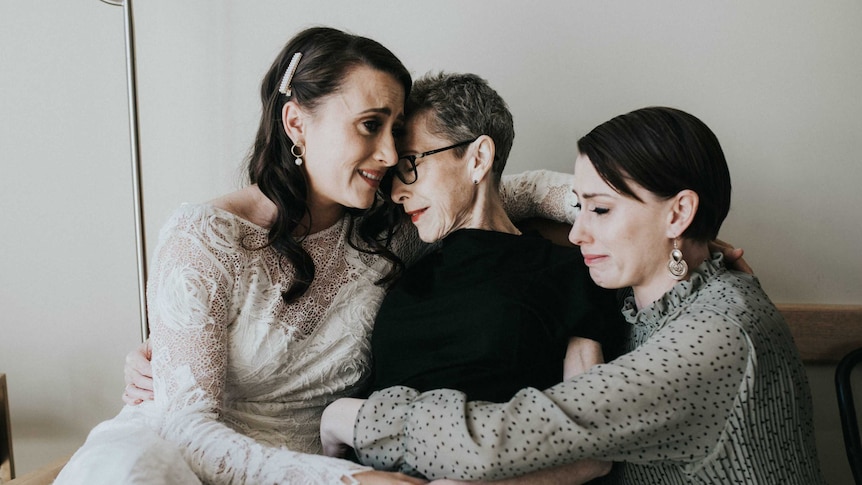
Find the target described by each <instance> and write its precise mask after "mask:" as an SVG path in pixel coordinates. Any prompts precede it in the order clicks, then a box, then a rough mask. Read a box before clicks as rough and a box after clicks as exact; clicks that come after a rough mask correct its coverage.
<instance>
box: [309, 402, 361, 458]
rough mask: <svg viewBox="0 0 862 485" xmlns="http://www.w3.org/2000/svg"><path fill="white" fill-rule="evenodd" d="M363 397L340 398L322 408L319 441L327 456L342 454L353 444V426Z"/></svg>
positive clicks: (339, 455)
mask: <svg viewBox="0 0 862 485" xmlns="http://www.w3.org/2000/svg"><path fill="white" fill-rule="evenodd" d="M364 402H365V400H364V399H353V398H342V399H338V400H337V401H335V402H333V403H332V404H330V405H329V406H327V407H326V409H324V410H323V416H322V417H321V419H320V441H321V443H322V444H323V453H324V454H325V455H327V456H337V457H341V456H344V454H345V452H346V451H347V449H348V448H350V447H351V445H352V444H353V426H354V423H356V416H357V415H358V414H359V408H360V407H362V404H363V403H364Z"/></svg>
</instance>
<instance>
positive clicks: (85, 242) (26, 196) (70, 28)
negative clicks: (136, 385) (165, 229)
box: [0, 0, 862, 484]
mask: <svg viewBox="0 0 862 485" xmlns="http://www.w3.org/2000/svg"><path fill="white" fill-rule="evenodd" d="M135 13H136V22H137V23H136V27H137V41H138V69H139V97H140V98H139V101H140V114H141V141H142V161H143V164H144V169H143V171H144V184H143V188H144V194H145V199H146V204H145V207H146V231H147V235H148V238H149V240H148V241H149V245H150V246H149V247H150V250H152V248H153V246H154V245H155V240H156V237H157V233H158V229H159V227H160V226H161V224H162V223H163V222H164V220H165V219H166V217H167V216H168V214H169V213H170V212H171V211H172V210H173V209H174V208H175V207H176V206H177V205H178V204H180V203H181V202H184V201H202V200H206V199H209V198H212V197H214V196H215V195H218V194H220V193H222V192H226V191H229V190H232V189H233V188H235V187H237V184H238V178H239V177H238V175H239V171H238V167H239V166H240V163H241V159H242V157H243V155H244V154H245V152H246V150H247V148H248V146H249V144H250V141H251V138H252V135H253V133H254V131H255V129H256V125H257V120H258V101H257V89H258V82H259V80H260V77H261V76H262V74H263V72H264V71H265V69H266V68H267V67H268V66H269V63H270V62H271V60H272V58H273V57H274V55H275V54H276V53H277V52H278V51H279V50H280V48H281V46H282V45H283V43H284V42H285V41H286V40H287V39H288V38H289V37H290V36H291V35H292V34H293V33H294V32H296V31H297V30H298V29H300V28H303V27H306V26H310V25H315V24H327V25H332V26H336V27H340V28H345V29H348V30H351V31H353V32H355V33H360V34H363V35H367V36H370V37H372V38H375V39H377V40H379V41H381V42H382V43H383V44H385V45H387V46H388V47H390V48H391V49H392V50H393V51H395V53H396V54H397V55H399V56H400V57H401V59H402V60H403V61H404V62H405V64H406V65H407V66H408V68H409V69H411V71H412V72H413V73H414V75H417V76H418V75H421V74H423V73H425V72H427V71H429V70H439V69H445V70H451V71H472V72H476V73H479V74H480V75H482V76H484V77H486V78H487V79H488V80H489V81H490V83H491V84H492V85H493V86H494V87H495V88H496V89H497V90H498V91H499V92H500V93H501V94H502V95H503V96H504V97H505V98H506V99H507V100H508V101H509V103H510V105H511V108H512V111H513V113H514V115H515V123H516V131H517V136H516V140H515V147H514V150H513V152H512V156H511V161H510V165H509V168H508V169H507V171H508V172H509V173H515V172H519V171H523V170H527V169H532V168H551V169H555V170H560V171H569V170H570V168H571V167H570V166H571V164H572V162H573V159H574V156H573V150H574V146H575V141H576V140H577V137H578V136H580V135H581V134H583V133H585V132H586V131H587V130H589V129H590V128H591V127H593V126H594V125H596V124H598V123H600V122H602V121H605V120H606V119H608V118H610V117H612V116H614V115H616V114H619V113H622V112H626V111H629V110H632V109H635V108H639V107H642V106H646V105H670V106H676V107H679V108H682V109H685V110H687V111H690V112H692V113H694V114H696V115H698V116H699V117H701V118H702V119H703V120H704V121H705V122H706V123H707V124H708V125H710V126H711V127H712V128H713V130H714V131H715V132H716V134H717V135H718V137H719V139H720V140H721V141H722V143H723V146H724V148H725V152H726V154H727V157H728V160H729V163H730V166H731V174H732V176H733V180H734V199H733V207H732V210H731V214H730V216H729V218H728V220H727V222H726V224H725V227H724V230H723V231H722V237H723V238H725V239H727V240H729V241H732V242H734V243H736V244H737V245H741V246H743V247H745V248H746V251H747V252H746V254H747V259H748V261H749V262H750V263H751V264H752V265H753V266H754V267H755V269H756V271H757V274H758V275H759V276H760V278H761V281H762V283H763V285H764V287H765V288H766V290H767V291H768V292H769V293H770V295H771V296H772V298H773V300H775V301H776V302H814V303H856V304H859V303H862V282H860V278H862V276H860V275H862V256H860V254H859V250H860V248H862V211H860V206H862V195H860V190H859V186H860V183H862V159H860V152H862V136H860V133H862V116H860V113H862V95H860V86H862V56H860V55H859V49H860V46H862V3H860V2H859V1H857V0H829V1H824V2H809V1H801V0H790V1H786V0H782V1H779V0H762V1H758V2H746V1H721V2H718V1H710V2H688V1H682V0H680V1H667V0H665V1H653V2H642V1H636V0H619V1H608V2H588V1H585V0H584V1H571V0H554V1H551V0H548V1H542V2H539V1H533V2H527V1H514V0H473V1H469V2H465V1H455V0H442V1H441V0H435V1H433V2H431V1H424V2H419V1H399V2H395V1H382V0H366V1H364V2H354V1H347V0H344V1H304V2H298V1H293V2H290V1H283V0H282V1H278V0H259V1H256V2H238V1H235V2H228V1H224V0H222V1H209V0H183V1H176V0H147V1H138V2H136V3H135ZM125 83H126V80H125V57H124V47H123V20H122V9H121V8H119V7H112V6H109V5H106V4H104V3H101V2H99V1H97V0H43V1H39V2H36V1H32V0H30V1H28V0H2V1H0V207H2V209H0V228H2V238H0V240H1V241H2V243H0V244H2V245H0V311H2V313H0V372H5V373H6V374H7V378H8V383H9V392H10V397H11V401H12V410H11V412H12V425H13V433H14V440H15V441H14V446H15V456H16V458H17V460H16V461H17V465H18V466H17V469H18V472H19V474H21V473H25V472H27V471H29V470H31V469H33V468H34V467H36V466H38V465H40V464H42V463H45V462H47V461H50V460H51V459H54V458H56V457H58V456H62V455H63V454H68V453H71V452H72V451H73V450H74V449H75V448H76V447H77V446H78V445H80V443H81V442H82V441H83V439H84V437H85V436H86V433H87V431H88V430H89V429H90V428H91V427H92V426H93V425H95V424H96V423H98V422H99V421H101V420H103V419H106V418H108V417H110V416H112V415H114V414H115V413H116V412H117V411H118V410H119V408H120V400H119V396H120V393H121V391H122V372H121V371H122V359H123V356H124V355H125V353H126V352H127V351H128V350H129V349H130V348H132V347H133V346H134V345H135V344H136V342H137V341H138V339H139V330H138V322H137V312H138V309H137V287H136V281H137V280H136V275H135V268H136V266H135V252H134V225H133V212H132V196H131V172H130V168H129V151H128V131H127V117H126V116H127V114H126V91H125V89H126V87H125V86H126V84H125ZM832 372H833V369H832V368H828V367H826V368H811V377H812V381H813V382H812V386H813V388H814V394H815V400H816V406H817V413H818V414H817V422H816V425H817V428H818V440H819V447H820V453H821V456H822V462H823V468H824V470H825V472H826V474H827V476H828V477H829V479H830V482H831V483H833V484H840V483H849V482H850V475H849V471H848V470H847V465H846V458H845V456H844V452H843V445H842V441H841V434H840V429H839V428H838V425H837V417H836V410H835V409H836V408H835V402H834V401H835V398H834V390H833V387H832Z"/></svg>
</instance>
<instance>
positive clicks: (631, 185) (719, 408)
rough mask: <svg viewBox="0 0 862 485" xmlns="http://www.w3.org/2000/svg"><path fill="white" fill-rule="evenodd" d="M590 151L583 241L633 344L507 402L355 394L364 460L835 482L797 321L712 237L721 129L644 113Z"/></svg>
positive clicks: (580, 165) (654, 477)
mask: <svg viewBox="0 0 862 485" xmlns="http://www.w3.org/2000/svg"><path fill="white" fill-rule="evenodd" d="M578 149H579V152H580V154H579V156H578V157H577V160H576V161H575V182H574V185H573V192H574V193H575V195H576V196H577V198H578V204H577V205H576V206H575V207H576V210H577V211H578V212H579V215H578V216H577V219H576V222H575V224H574V226H573V228H572V231H571V234H570V240H571V241H572V242H573V243H575V244H577V245H579V246H580V247H581V251H582V253H583V256H584V260H585V262H586V264H587V265H588V266H589V268H590V275H591V276H592V278H593V279H594V280H595V281H596V283H598V284H599V285H600V286H602V287H605V288H628V289H629V290H627V291H628V294H629V296H628V298H627V299H626V300H625V303H624V306H623V309H622V311H623V314H624V316H625V318H626V320H627V321H628V323H629V325H630V328H629V336H628V341H627V347H626V349H627V353H626V354H624V355H622V356H621V357H619V358H617V359H615V360H613V361H611V362H608V363H606V364H600V365H597V366H594V367H592V368H591V369H590V370H588V371H587V372H585V373H583V374H580V375H578V376H576V377H574V378H572V379H569V380H567V381H565V382H562V383H560V384H557V385H555V386H553V387H551V388H550V389H547V390H544V391H542V390H538V389H532V388H528V389H524V390H522V391H520V392H519V393H517V394H516V395H515V396H514V397H513V398H512V399H511V400H509V401H508V402H505V403H501V404H496V403H487V402H467V401H466V399H465V397H464V395H463V393H459V392H457V391H452V390H436V391H430V392H425V393H419V392H418V391H415V390H412V389H409V388H406V387H393V388H389V389H385V390H382V391H378V392H376V393H374V394H372V395H371V396H370V398H369V399H368V400H367V401H365V402H364V403H360V404H361V408H360V407H359V406H355V407H354V408H351V407H350V406H348V407H347V408H349V409H352V410H353V411H352V412H356V413H357V414H356V426H355V433H354V443H353V444H354V445H355V449H356V452H357V455H358V456H359V458H360V459H361V461H362V462H364V463H366V464H371V465H374V466H375V467H376V468H381V469H400V470H405V471H418V472H419V473H422V474H423V475H425V476H427V477H431V478H434V477H441V478H442V477H447V478H457V479H463V480H488V479H494V478H500V477H508V476H513V475H522V474H529V473H533V472H537V471H539V470H543V471H541V472H538V473H535V474H533V475H527V476H526V477H525V478H526V479H527V480H530V479H531V477H532V479H533V481H531V482H530V483H536V482H538V481H540V480H545V479H548V480H554V479H560V478H564V477H565V475H564V473H560V472H563V471H564V470H565V467H564V466H563V467H560V468H553V467H559V466H561V465H565V464H567V463H571V462H573V461H575V460H578V459H581V458H599V459H603V460H613V461H615V462H619V465H618V466H616V467H615V469H614V471H613V472H612V474H611V475H610V476H609V477H606V480H608V481H609V482H610V483H628V484H693V483H698V484H728V483H741V484H763V483H781V484H800V485H802V484H805V485H816V484H822V483H824V482H823V478H822V476H821V473H820V469H819V464H818V462H817V453H816V449H815V445H814V435H813V424H812V409H811V396H810V391H809V388H808V383H807V379H806V375H805V370H804V368H803V365H802V362H801V360H800V358H799V355H798V352H797V350H796V347H795V346H794V343H793V340H792V338H791V335H790V333H789V331H788V328H787V325H786V324H785V322H784V321H783V319H782V317H781V315H780V314H779V312H778V311H777V310H776V309H775V306H774V305H773V304H772V302H770V300H769V298H768V297H767V296H766V294H765V293H764V291H763V290H762V289H761V287H760V284H759V283H758V281H757V279H756V278H755V277H753V276H751V275H748V274H743V273H738V272H734V271H729V270H728V269H727V267H726V264H725V260H724V257H723V256H722V255H721V254H719V253H710V252H709V249H708V247H707V241H709V240H711V239H714V238H715V237H716V235H717V233H718V230H719V227H720V226H721V223H722V221H723V220H724V218H725V216H726V215H727V212H728V209H729V206H730V177H729V173H728V168H727V164H726V162H725V159H724V155H723V153H722V150H721V147H720V145H719V143H718V140H717V139H716V138H715V135H714V134H713V133H712V131H710V129H709V128H708V127H707V126H706V125H705V124H703V123H702V122H701V121H700V120H699V119H697V118H695V117H694V116H692V115H690V114H687V113H684V112H682V111H679V110H675V109H671V108H645V109H640V110H637V111H634V112H631V113H628V114H625V115H621V116H618V117H616V118H614V119H612V120H610V121H608V122H606V123H603V124H602V125H600V126H598V127H596V128H595V129H594V130H593V131H591V132H590V133H589V134H587V135H586V136H584V137H583V138H582V139H581V140H579V142H578ZM555 470H556V471H557V472H558V473H557V474H556V475H554V472H555Z"/></svg>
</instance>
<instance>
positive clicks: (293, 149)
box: [290, 143, 305, 167]
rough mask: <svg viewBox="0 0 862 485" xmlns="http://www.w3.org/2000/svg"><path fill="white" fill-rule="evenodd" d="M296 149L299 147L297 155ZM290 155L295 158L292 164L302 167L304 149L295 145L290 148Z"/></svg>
mask: <svg viewBox="0 0 862 485" xmlns="http://www.w3.org/2000/svg"><path fill="white" fill-rule="evenodd" d="M296 147H299V153H296ZM290 154H291V155H293V156H294V157H296V160H294V161H293V163H295V164H296V166H297V167H299V166H301V165H302V157H303V156H304V155H305V147H304V146H302V145H300V144H298V143H297V144H296V145H293V146H292V147H290Z"/></svg>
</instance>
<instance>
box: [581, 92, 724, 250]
mask: <svg viewBox="0 0 862 485" xmlns="http://www.w3.org/2000/svg"><path fill="white" fill-rule="evenodd" d="M578 150H579V151H580V152H581V154H583V155H586V156H587V157H589V159H590V161H591V162H592V164H593V167H595V169H596V172H598V174H599V176H600V177H602V179H603V180H604V181H605V182H607V183H608V185H610V186H611V187H613V188H614V190H616V191H617V192H619V193H621V194H625V195H627V196H629V197H632V198H634V199H636V200H641V199H640V198H639V197H638V196H637V195H635V193H634V192H633V191H632V189H631V187H630V186H629V182H628V181H633V182H635V183H637V184H638V185H640V186H641V187H643V188H645V189H646V190H649V191H650V192H652V193H654V194H656V195H657V196H659V197H665V198H668V197H673V196H674V195H676V194H678V193H679V192H680V191H681V190H684V189H690V190H693V191H694V192H696V193H697V195H698V197H699V198H700V202H699V204H698V209H697V214H695V216H694V220H693V221H692V223H691V225H690V226H689V227H688V228H687V229H686V230H685V232H683V234H682V235H683V237H687V238H689V239H694V240H697V241H709V240H712V239H715V238H716V237H717V236H718V230H719V228H721V223H722V222H724V218H725V217H726V216H727V213H728V211H729V210H730V191H731V185H730V172H729V170H728V168H727V161H726V160H725V158H724V152H723V151H722V150H721V145H720V144H719V143H718V138H716V136H715V134H714V133H713V132H712V130H710V129H709V127H708V126H706V124H704V122H703V121H701V120H699V119H698V118H696V117H695V116H693V115H690V114H688V113H686V112H684V111H680V110H678V109H674V108H665V107H651V108H642V109H639V110H635V111H632V112H631V113H628V114H624V115H620V116H617V117H616V118H613V119H611V120H610V121H606V122H604V123H602V124H601V125H599V126H597V127H595V128H594V129H593V130H592V131H591V132H589V133H588V134H587V135H585V136H584V137H583V138H581V139H580V140H578Z"/></svg>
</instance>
